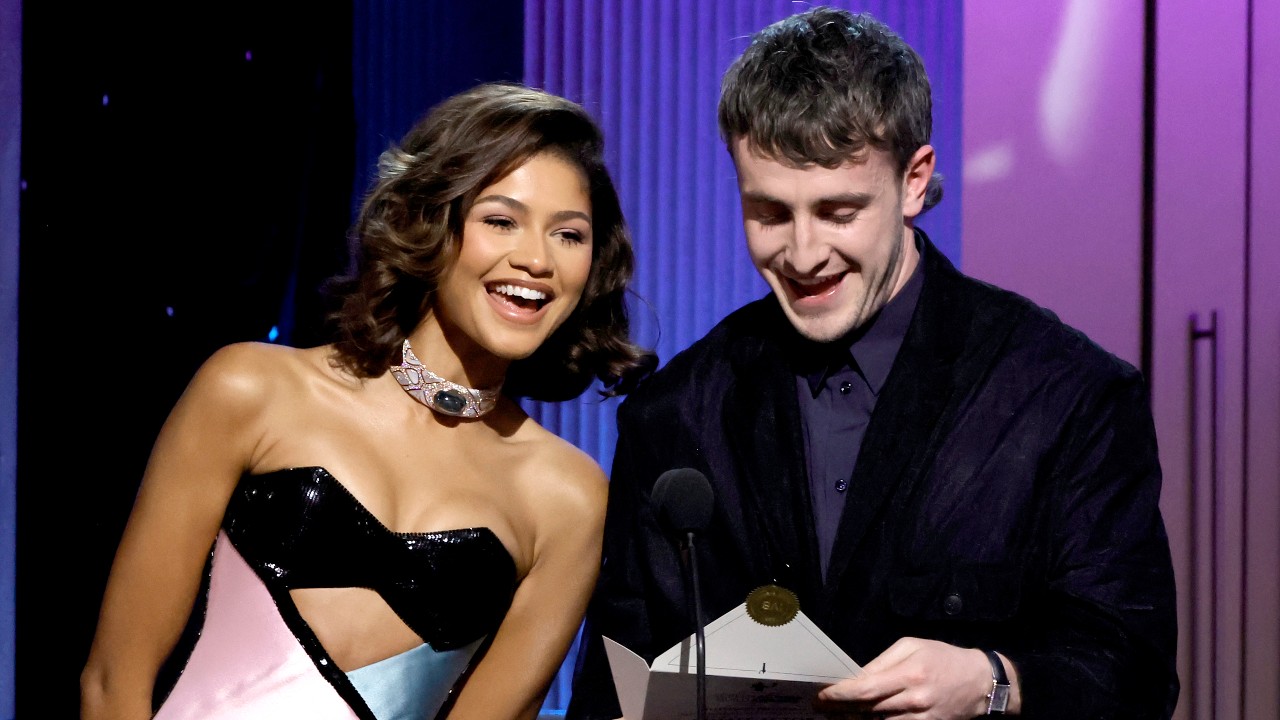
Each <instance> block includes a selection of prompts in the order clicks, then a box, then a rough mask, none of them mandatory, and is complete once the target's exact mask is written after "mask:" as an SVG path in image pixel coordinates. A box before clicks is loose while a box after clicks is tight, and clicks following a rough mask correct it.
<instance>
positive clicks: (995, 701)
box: [983, 650, 1009, 715]
mask: <svg viewBox="0 0 1280 720" xmlns="http://www.w3.org/2000/svg"><path fill="white" fill-rule="evenodd" d="M983 652H985V653H986V654H987V659H988V660H990V661H991V692H989V693H987V714H988V715H1003V714H1004V713H1005V710H1006V709H1007V708H1008V707H1009V676H1008V675H1006V674H1005V672H1004V663H1003V662H1000V656H999V655H997V654H996V651H995V650H984V651H983Z"/></svg>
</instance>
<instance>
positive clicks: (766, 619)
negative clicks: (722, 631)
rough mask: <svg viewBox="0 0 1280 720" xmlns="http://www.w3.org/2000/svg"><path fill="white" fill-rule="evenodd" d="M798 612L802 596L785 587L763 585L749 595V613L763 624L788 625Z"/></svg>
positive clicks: (771, 625)
mask: <svg viewBox="0 0 1280 720" xmlns="http://www.w3.org/2000/svg"><path fill="white" fill-rule="evenodd" d="M798 612H800V598H798V597H796V594H795V593H793V592H791V591H790V590H788V589H786V588H784V587H779V586H777V585H772V584H770V585H761V586H760V587H758V588H756V589H755V590H752V591H751V592H750V593H749V594H748V595H747V615H749V616H750V617H751V619H752V620H755V621H756V622H758V623H760V624H761V625H767V626H769V627H778V626H779V625H786V624H787V623H789V622H791V621H792V620H794V619H795V617H796V613H798Z"/></svg>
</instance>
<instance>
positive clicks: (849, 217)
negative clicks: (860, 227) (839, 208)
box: [827, 212, 858, 225]
mask: <svg viewBox="0 0 1280 720" xmlns="http://www.w3.org/2000/svg"><path fill="white" fill-rule="evenodd" d="M857 219H858V213H856V212H848V213H831V214H830V215H827V222H830V223H834V224H836V225H848V224H849V223H851V222H853V221H854V220H857Z"/></svg>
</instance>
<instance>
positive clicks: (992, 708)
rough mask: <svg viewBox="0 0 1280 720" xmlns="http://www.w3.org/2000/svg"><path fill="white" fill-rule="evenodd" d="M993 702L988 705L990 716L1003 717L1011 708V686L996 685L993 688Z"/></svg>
mask: <svg viewBox="0 0 1280 720" xmlns="http://www.w3.org/2000/svg"><path fill="white" fill-rule="evenodd" d="M988 697H990V698H991V702H990V703H989V704H988V705H987V714H988V715H1003V714H1004V711H1005V709H1006V708H1008V707H1009V686H1008V685H995V686H993V687H992V688H991V695H989V696H988Z"/></svg>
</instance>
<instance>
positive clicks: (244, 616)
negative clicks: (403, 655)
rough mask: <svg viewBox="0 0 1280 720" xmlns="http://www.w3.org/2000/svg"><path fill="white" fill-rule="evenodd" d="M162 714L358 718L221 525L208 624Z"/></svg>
mask: <svg viewBox="0 0 1280 720" xmlns="http://www.w3.org/2000/svg"><path fill="white" fill-rule="evenodd" d="M155 717H156V720H230V719H231V718H235V719H236V720H256V719H257V718H262V719H263V720H267V719H273V720H279V719H280V718H307V719H308V720H330V719H332V720H337V719H339V718H341V719H343V720H352V719H354V718H356V714H355V713H354V712H353V711H352V710H351V707H350V706H349V705H347V703H346V701H344V700H343V699H342V697H341V696H340V695H338V693H337V691H336V690H334V689H333V686H332V685H330V684H329V682H328V681H327V680H325V679H324V677H323V676H321V675H320V672H319V671H318V670H317V669H316V666H315V663H314V662H312V660H311V658H310V657H309V656H308V655H307V653H306V651H305V650H304V649H303V648H302V646H301V645H300V644H299V643H298V640H297V638H296V637H294V635H293V633H292V632H291V631H290V630H289V628H288V626H286V625H285V623H284V620H283V619H282V618H281V617H280V613H279V611H277V609H276V605H275V602H274V601H272V599H271V594H270V593H268V592H267V589H266V586H264V585H263V584H262V581H261V580H259V579H258V577H257V575H255V574H254V572H253V570H252V569H251V568H250V567H249V566H248V564H246V563H245V561H244V559H243V558H241V557H240V553H238V552H236V549H235V547H234V546H232V544H231V541H230V540H229V539H228V538H227V536H226V534H225V533H221V532H220V533H218V540H217V543H216V544H215V546H214V554H213V570H212V574H211V576H210V580H209V603H208V611H207V613H206V616H205V621H204V628H203V630H202V631H201V633H200V639H199V640H198V641H197V642H196V646H195V649H194V650H193V651H192V653H191V658H190V659H189V660H188V661H187V665H186V667H185V669H184V670H183V672H182V676H181V677H180V678H179V679H178V682H177V684H176V685H175V686H174V688H173V692H172V693H170V695H169V697H168V698H167V699H166V700H165V703H164V705H163V706H162V707H161V708H160V712H158V713H157V714H156V716H155Z"/></svg>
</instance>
